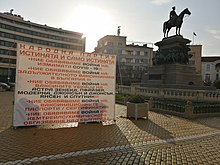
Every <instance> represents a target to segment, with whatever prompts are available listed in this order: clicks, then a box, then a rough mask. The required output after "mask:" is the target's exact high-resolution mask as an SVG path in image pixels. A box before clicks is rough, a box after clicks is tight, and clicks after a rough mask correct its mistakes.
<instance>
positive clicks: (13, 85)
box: [7, 82, 15, 91]
mask: <svg viewBox="0 0 220 165" xmlns="http://www.w3.org/2000/svg"><path fill="white" fill-rule="evenodd" d="M7 85H9V86H10V91H14V90H15V83H13V82H9V83H7Z"/></svg>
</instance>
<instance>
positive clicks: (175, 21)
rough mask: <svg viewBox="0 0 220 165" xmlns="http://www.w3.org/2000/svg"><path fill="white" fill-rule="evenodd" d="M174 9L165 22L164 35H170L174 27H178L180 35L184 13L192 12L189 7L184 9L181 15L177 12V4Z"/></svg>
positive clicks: (177, 33) (177, 32) (177, 30)
mask: <svg viewBox="0 0 220 165" xmlns="http://www.w3.org/2000/svg"><path fill="white" fill-rule="evenodd" d="M172 9H173V10H172V11H171V12H170V19H169V20H168V21H166V22H164V24H163V33H164V37H168V33H169V31H170V29H171V28H172V27H176V35H180V29H181V26H182V23H183V17H184V15H185V14H188V15H190V14H191V12H190V11H189V9H188V8H186V9H184V10H183V11H182V12H181V13H180V14H179V15H177V14H176V12H175V9H176V8H175V6H174V7H172Z"/></svg>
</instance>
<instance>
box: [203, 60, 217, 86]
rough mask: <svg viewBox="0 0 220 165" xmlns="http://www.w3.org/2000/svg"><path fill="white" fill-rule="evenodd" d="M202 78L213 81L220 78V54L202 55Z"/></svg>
mask: <svg viewBox="0 0 220 165" xmlns="http://www.w3.org/2000/svg"><path fill="white" fill-rule="evenodd" d="M202 79H203V81H205V82H211V83H213V82H215V81H217V80H218V81H219V80H220V56H206V57H202Z"/></svg>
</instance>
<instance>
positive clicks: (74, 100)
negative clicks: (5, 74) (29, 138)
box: [13, 43, 116, 126]
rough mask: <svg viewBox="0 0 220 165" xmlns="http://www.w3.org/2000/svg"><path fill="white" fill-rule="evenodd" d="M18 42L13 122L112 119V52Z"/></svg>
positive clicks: (113, 94)
mask: <svg viewBox="0 0 220 165" xmlns="http://www.w3.org/2000/svg"><path fill="white" fill-rule="evenodd" d="M17 47H18V50H17V72H16V89H15V106H14V122H13V125H14V126H28V125H45V124H54V123H71V122H90V121H106V120H113V119H114V118H115V114H114V113H115V72H116V69H115V68H116V56H115V55H108V54H95V53H85V52H77V51H72V50H67V49H58V48H52V47H45V46H40V45H32V44H26V43H18V46H17Z"/></svg>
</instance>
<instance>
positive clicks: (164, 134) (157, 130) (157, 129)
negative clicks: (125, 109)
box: [131, 119, 175, 144]
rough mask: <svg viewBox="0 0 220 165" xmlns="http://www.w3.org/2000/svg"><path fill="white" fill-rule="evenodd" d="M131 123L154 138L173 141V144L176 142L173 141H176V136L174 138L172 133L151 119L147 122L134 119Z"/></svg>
mask: <svg viewBox="0 0 220 165" xmlns="http://www.w3.org/2000/svg"><path fill="white" fill-rule="evenodd" d="M131 121H132V122H133V123H134V124H135V125H136V126H137V127H138V128H140V129H141V130H143V131H145V132H147V133H149V134H151V135H154V136H156V137H158V138H159V139H162V140H169V141H170V140H171V141H172V143H174V144H175V141H174V140H172V139H174V136H172V133H171V132H169V131H167V130H166V129H164V128H163V127H161V126H159V125H157V124H156V123H154V122H153V121H151V120H150V119H147V120H146V119H138V120H133V119H132V120H131ZM173 141H174V142H173Z"/></svg>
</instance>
